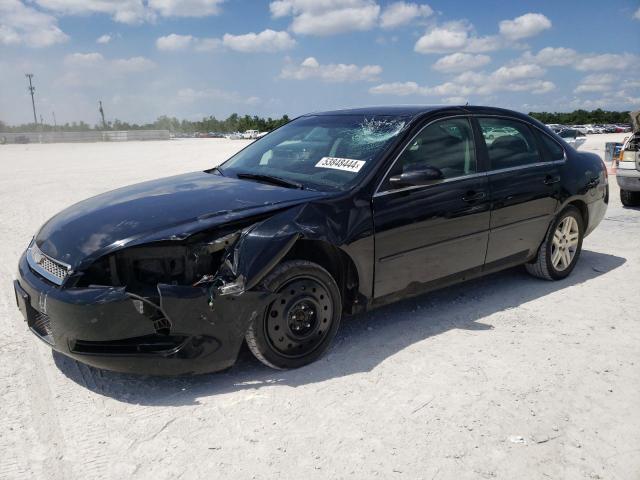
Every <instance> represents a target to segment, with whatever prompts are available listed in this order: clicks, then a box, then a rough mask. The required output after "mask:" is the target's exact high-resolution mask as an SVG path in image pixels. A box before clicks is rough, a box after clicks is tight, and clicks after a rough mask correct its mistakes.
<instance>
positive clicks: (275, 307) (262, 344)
mask: <svg viewBox="0 0 640 480" xmlns="http://www.w3.org/2000/svg"><path fill="white" fill-rule="evenodd" d="M262 285H263V287H264V288H266V289H267V290H270V291H272V292H275V293H276V298H275V299H274V300H273V301H271V302H270V303H269V304H268V305H267V306H266V307H265V309H264V311H263V313H262V315H258V316H257V317H256V318H255V319H254V321H253V322H252V323H251V326H250V327H249V330H248V331H247V333H246V335H245V339H246V341H247V345H248V346H249V349H250V350H251V352H252V353H253V354H254V355H255V357H256V358H257V359H258V360H260V361H261V362H262V363H264V364H265V365H267V366H269V367H272V368H276V369H280V370H286V369H291V368H298V367H302V366H304V365H307V364H309V363H311V362H313V361H315V360H317V359H318V358H320V356H322V354H324V353H325V352H326V351H327V349H328V348H329V345H330V344H331V342H332V341H333V338H334V337H335V335H336V333H337V331H338V327H339V326H340V319H341V317H342V299H341V296H340V289H339V288H338V285H337V284H336V281H335V280H334V279H333V277H332V276H331V274H329V272H327V271H326V270H325V269H324V268H322V267H321V266H320V265H317V264H315V263H313V262H309V261H306V260H293V261H287V262H284V263H282V264H280V265H278V266H277V267H276V268H275V269H274V270H273V272H271V273H270V274H269V275H268V276H267V277H266V278H265V280H264V281H263V282H262Z"/></svg>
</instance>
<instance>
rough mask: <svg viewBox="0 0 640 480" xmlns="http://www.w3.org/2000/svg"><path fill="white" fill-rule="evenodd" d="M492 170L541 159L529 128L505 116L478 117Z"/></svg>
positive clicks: (517, 165)
mask: <svg viewBox="0 0 640 480" xmlns="http://www.w3.org/2000/svg"><path fill="white" fill-rule="evenodd" d="M478 123H479V124H480V128H481V130H482V135H483V137H484V141H485V144H486V145H487V152H488V154H489V160H490V161H491V169H492V170H500V169H504V168H513V167H520V166H524V165H530V164H533V163H538V162H540V161H541V156H540V153H539V152H538V144H537V142H536V139H535V137H534V136H533V133H532V132H531V130H530V128H529V127H528V126H527V125H526V124H525V123H522V122H518V121H517V120H510V119H507V118H478Z"/></svg>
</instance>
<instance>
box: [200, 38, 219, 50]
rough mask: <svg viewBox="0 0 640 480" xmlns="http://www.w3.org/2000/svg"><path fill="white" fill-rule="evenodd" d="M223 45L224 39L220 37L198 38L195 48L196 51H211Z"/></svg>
mask: <svg viewBox="0 0 640 480" xmlns="http://www.w3.org/2000/svg"><path fill="white" fill-rule="evenodd" d="M221 45H222V40H220V39H219V38H196V41H195V49H196V52H211V51H213V50H217V49H219V48H220V46H221Z"/></svg>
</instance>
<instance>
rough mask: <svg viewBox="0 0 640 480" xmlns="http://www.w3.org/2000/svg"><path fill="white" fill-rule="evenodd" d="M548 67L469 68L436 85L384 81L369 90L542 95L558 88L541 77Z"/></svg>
mask: <svg viewBox="0 0 640 480" xmlns="http://www.w3.org/2000/svg"><path fill="white" fill-rule="evenodd" d="M544 74H545V70H544V69H543V68H541V67H540V66H538V65H512V66H503V67H500V68H498V69H497V70H495V71H493V72H492V73H490V74H486V73H481V72H473V71H467V72H464V73H461V74H460V75H458V76H456V77H454V78H453V79H451V80H450V81H447V82H444V83H441V84H439V85H434V86H426V85H424V86H423V85H419V84H417V83H416V82H394V83H383V84H381V85H376V86H375V87H372V88H370V89H369V92H370V93H372V94H375V95H398V96H407V95H422V96H439V97H465V98H467V97H468V96H469V95H482V96H487V95H491V94H493V93H497V92H523V91H527V92H531V93H534V94H542V93H547V92H550V91H551V90H553V89H554V88H555V85H554V84H553V82H550V81H547V80H543V79H540V78H538V77H541V76H543V75H544Z"/></svg>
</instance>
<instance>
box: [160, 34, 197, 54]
mask: <svg viewBox="0 0 640 480" xmlns="http://www.w3.org/2000/svg"><path fill="white" fill-rule="evenodd" d="M192 43H193V36H192V35H178V34H176V33H172V34H170V35H166V36H164V37H158V39H157V40H156V48H157V49H158V50H164V51H169V52H175V51H178V50H186V49H187V48H189V47H190V46H191V44H192Z"/></svg>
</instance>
